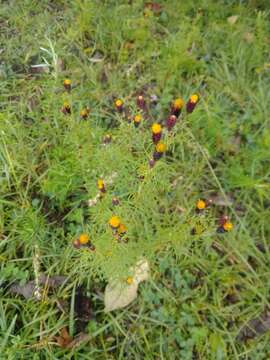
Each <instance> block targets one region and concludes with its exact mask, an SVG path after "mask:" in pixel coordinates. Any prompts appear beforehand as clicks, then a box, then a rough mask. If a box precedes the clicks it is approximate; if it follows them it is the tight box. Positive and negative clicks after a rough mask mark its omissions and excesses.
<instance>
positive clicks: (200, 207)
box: [196, 200, 206, 210]
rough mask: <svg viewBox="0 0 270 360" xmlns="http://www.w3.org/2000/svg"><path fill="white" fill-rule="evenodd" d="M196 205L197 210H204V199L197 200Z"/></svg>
mask: <svg viewBox="0 0 270 360" xmlns="http://www.w3.org/2000/svg"><path fill="white" fill-rule="evenodd" d="M196 207H197V209H198V210H204V209H205V208H206V202H205V201H204V200H198V201H197V203H196Z"/></svg>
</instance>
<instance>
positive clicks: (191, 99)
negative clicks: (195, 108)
mask: <svg viewBox="0 0 270 360" xmlns="http://www.w3.org/2000/svg"><path fill="white" fill-rule="evenodd" d="M189 101H190V102H191V103H193V104H196V103H197V102H198V101H199V96H198V95H197V94H193V95H191V96H190V98H189Z"/></svg>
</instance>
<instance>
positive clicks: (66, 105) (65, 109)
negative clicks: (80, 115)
mask: <svg viewBox="0 0 270 360" xmlns="http://www.w3.org/2000/svg"><path fill="white" fill-rule="evenodd" d="M61 111H62V113H63V114H65V115H66V114H71V107H70V105H69V103H68V101H64V104H63V107H62V109H61Z"/></svg>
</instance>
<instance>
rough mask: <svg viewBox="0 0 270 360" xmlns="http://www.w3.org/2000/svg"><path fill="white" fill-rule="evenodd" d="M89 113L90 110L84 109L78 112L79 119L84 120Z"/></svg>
mask: <svg viewBox="0 0 270 360" xmlns="http://www.w3.org/2000/svg"><path fill="white" fill-rule="evenodd" d="M89 113H90V109H89V108H88V107H86V108H84V109H82V110H81V111H80V116H81V118H83V119H86V118H87V116H88V115H89Z"/></svg>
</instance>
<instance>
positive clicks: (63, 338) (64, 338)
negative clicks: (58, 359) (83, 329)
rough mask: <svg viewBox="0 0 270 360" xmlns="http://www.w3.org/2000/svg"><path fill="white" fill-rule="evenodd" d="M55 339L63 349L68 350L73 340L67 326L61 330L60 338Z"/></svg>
mask: <svg viewBox="0 0 270 360" xmlns="http://www.w3.org/2000/svg"><path fill="white" fill-rule="evenodd" d="M55 339H56V341H57V344H58V345H59V346H60V347H61V348H66V347H67V346H68V345H69V344H70V343H71V341H72V340H73V339H72V337H71V336H70V335H69V333H68V330H67V328H66V326H65V327H63V328H62V329H61V330H60V336H56V337H55Z"/></svg>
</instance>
